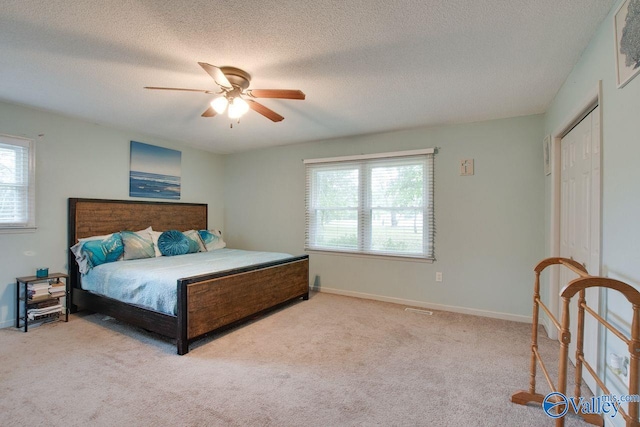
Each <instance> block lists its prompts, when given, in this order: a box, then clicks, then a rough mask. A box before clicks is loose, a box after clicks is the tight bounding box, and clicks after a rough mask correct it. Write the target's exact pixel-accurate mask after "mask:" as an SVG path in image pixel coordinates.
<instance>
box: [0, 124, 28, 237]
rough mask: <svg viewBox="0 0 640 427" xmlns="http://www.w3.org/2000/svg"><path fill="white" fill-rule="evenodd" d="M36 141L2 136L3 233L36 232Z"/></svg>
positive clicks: (0, 189) (0, 226)
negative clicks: (9, 231)
mask: <svg viewBox="0 0 640 427" xmlns="http://www.w3.org/2000/svg"><path fill="white" fill-rule="evenodd" d="M34 160H35V153H34V145H33V141H32V140H30V139H23V138H18V137H14V136H7V135H0V229H3V230H10V229H28V228H35V173H34V170H35V161H34Z"/></svg>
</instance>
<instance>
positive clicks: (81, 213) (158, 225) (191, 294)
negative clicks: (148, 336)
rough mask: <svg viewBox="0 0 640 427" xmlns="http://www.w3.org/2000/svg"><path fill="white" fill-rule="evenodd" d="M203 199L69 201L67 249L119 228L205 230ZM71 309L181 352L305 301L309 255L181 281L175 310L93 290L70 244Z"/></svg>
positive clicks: (135, 229) (205, 211)
mask: <svg viewBox="0 0 640 427" xmlns="http://www.w3.org/2000/svg"><path fill="white" fill-rule="evenodd" d="M207 215H208V213H207V205H206V204H197V203H171V202H147V201H136V200H102V199H78V198H70V199H69V245H68V246H69V247H71V246H73V245H74V244H76V243H77V241H78V239H80V238H83V237H90V236H98V235H104V234H110V233H115V232H119V231H123V230H133V231H137V230H142V229H145V228H147V227H149V226H151V227H153V229H154V230H159V231H165V230H180V231H185V230H205V229H207V228H208V227H207ZM68 252H69V261H68V262H69V278H70V280H69V282H70V293H71V295H70V299H71V301H70V304H69V307H70V309H71V312H72V313H73V312H76V311H78V310H89V311H95V312H98V313H102V314H106V315H108V316H112V317H114V318H116V319H118V320H121V321H124V322H126V323H129V324H132V325H135V326H139V327H141V328H144V329H147V330H150V331H153V332H156V333H159V334H161V335H164V336H166V337H169V338H173V339H175V340H176V345H177V350H178V354H180V355H182V354H186V353H188V352H189V343H190V342H193V341H194V340H196V339H197V338H199V337H202V336H203V335H205V334H208V333H211V332H214V331H219V330H221V329H223V328H228V327H231V326H233V325H236V324H237V323H240V322H242V321H244V320H247V319H249V318H251V317H254V316H256V315H259V314H262V313H264V312H266V311H268V310H271V309H273V308H275V307H278V306H280V305H282V304H285V303H287V302H290V301H292V300H296V299H299V298H302V299H304V300H307V299H309V256H308V255H302V256H297V257H291V258H286V259H283V260H278V261H274V262H268V263H262V264H256V265H251V266H248V267H242V268H236V269H233V270H227V271H222V272H217V273H212V274H204V275H200V276H195V277H187V278H183V279H179V280H178V282H177V284H176V286H177V292H178V305H177V314H176V315H175V316H174V315H168V314H164V313H160V312H157V311H154V310H149V309H145V308H142V307H138V306H134V305H131V304H127V303H123V302H121V301H117V300H115V299H112V298H108V297H104V296H101V295H97V294H93V293H90V292H87V291H85V290H83V289H82V287H81V286H80V273H79V271H78V265H77V263H76V261H75V257H74V255H73V253H71V251H70V250H69V251H68Z"/></svg>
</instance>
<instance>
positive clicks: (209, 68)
mask: <svg viewBox="0 0 640 427" xmlns="http://www.w3.org/2000/svg"><path fill="white" fill-rule="evenodd" d="M198 64H200V66H201V67H202V68H204V70H205V71H206V72H207V74H209V75H210V76H211V77H213V80H214V81H215V82H216V83H217V84H218V86H222V87H223V88H226V89H233V86H231V83H229V80H228V79H227V76H225V75H224V73H223V72H222V70H221V69H220V68H218V67H216V66H215V65H211V64H207V63H206V62H198Z"/></svg>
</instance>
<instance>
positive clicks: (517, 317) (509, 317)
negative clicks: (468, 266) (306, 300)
mask: <svg viewBox="0 0 640 427" xmlns="http://www.w3.org/2000/svg"><path fill="white" fill-rule="evenodd" d="M311 289H312V290H314V291H318V292H325V293H327V294H336V295H344V296H347V297H355V298H363V299H371V300H375V301H384V302H391V303H394V304H402V305H409V306H411V307H420V308H427V309H432V310H441V311H451V312H454V313H462V314H471V315H473V316H482V317H491V318H494V319H502V320H512V321H514V322H522V323H531V316H521V315H518V314H510V313H500V312H497V311H488V310H479V309H476V308H467V307H457V306H455V305H443V304H433V303H429V302H423V301H414V300H409V299H402V298H394V297H386V296H382V295H374V294H365V293H362V292H354V291H345V290H342V289H332V288H325V287H324V286H322V287H320V288H311Z"/></svg>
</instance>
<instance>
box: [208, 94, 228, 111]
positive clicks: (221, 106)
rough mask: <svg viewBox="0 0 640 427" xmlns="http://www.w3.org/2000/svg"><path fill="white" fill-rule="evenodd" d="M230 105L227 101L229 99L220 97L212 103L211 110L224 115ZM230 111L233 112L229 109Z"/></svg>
mask: <svg viewBox="0 0 640 427" xmlns="http://www.w3.org/2000/svg"><path fill="white" fill-rule="evenodd" d="M228 104H229V101H228V100H227V98H226V97H224V96H220V97H218V98H216V99H214V100H213V101H211V108H213V109H214V110H215V111H216V113H218V114H222V113H224V110H226V109H227V105H228ZM229 111H231V108H230V109H229Z"/></svg>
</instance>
